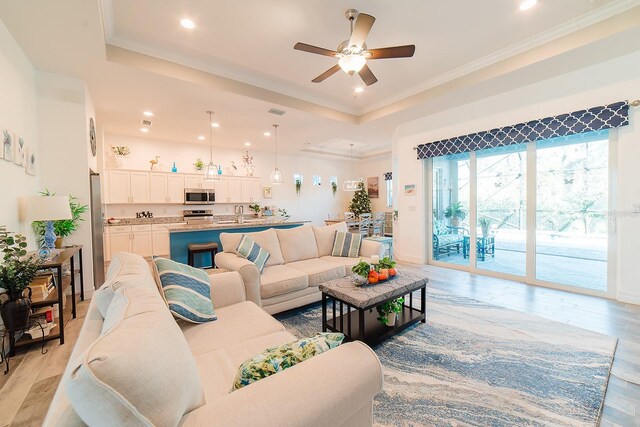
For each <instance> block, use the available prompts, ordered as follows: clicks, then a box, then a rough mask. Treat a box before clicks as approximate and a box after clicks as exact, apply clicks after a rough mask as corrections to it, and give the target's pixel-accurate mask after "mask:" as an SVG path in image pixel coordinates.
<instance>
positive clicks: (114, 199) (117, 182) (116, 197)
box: [107, 171, 130, 203]
mask: <svg viewBox="0 0 640 427" xmlns="http://www.w3.org/2000/svg"><path fill="white" fill-rule="evenodd" d="M107 179H108V182H107V188H108V189H109V191H108V197H109V203H129V195H130V194H129V172H127V171H109V172H108V173H107Z"/></svg>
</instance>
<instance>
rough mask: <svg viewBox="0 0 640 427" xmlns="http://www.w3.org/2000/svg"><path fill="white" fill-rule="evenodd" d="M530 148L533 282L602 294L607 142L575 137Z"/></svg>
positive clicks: (604, 287) (607, 196)
mask: <svg viewBox="0 0 640 427" xmlns="http://www.w3.org/2000/svg"><path fill="white" fill-rule="evenodd" d="M536 148H537V149H536V155H537V166H536V169H537V181H536V183H537V186H536V187H537V190H536V191H537V194H536V278H537V279H538V280H543V281H546V282H553V283H559V284H563V285H571V286H579V287H581V288H585V289H594V290H599V291H606V290H607V235H608V229H607V220H608V219H607V211H608V205H609V191H608V188H609V161H608V158H609V141H608V139H607V138H606V136H604V137H602V136H599V135H598V134H595V135H585V136H582V137H581V136H580V135H578V136H577V137H574V138H562V139H559V140H547V141H539V142H538V143H537V147H536Z"/></svg>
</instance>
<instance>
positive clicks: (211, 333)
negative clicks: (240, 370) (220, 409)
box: [180, 301, 285, 391]
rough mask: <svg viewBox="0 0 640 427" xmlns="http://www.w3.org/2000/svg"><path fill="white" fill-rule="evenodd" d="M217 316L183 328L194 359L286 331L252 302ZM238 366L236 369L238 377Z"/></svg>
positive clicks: (239, 304) (241, 304)
mask: <svg viewBox="0 0 640 427" xmlns="http://www.w3.org/2000/svg"><path fill="white" fill-rule="evenodd" d="M216 314H217V315H218V320H216V321H215V322H210V323H204V324H201V325H196V324H193V323H183V324H182V325H181V326H180V327H181V329H182V332H183V333H184V337H185V339H186V340H187V344H189V348H191V352H192V353H193V355H194V356H199V355H201V354H205V353H209V352H212V351H216V350H220V349H221V348H225V347H228V346H232V345H235V344H238V343H241V342H244V341H248V340H252V339H254V338H258V337H260V336H262V335H267V334H272V333H274V332H282V331H284V330H285V329H284V326H283V325H282V323H280V322H278V321H277V320H276V319H274V318H273V317H271V316H269V315H268V314H267V313H266V312H265V311H264V310H262V309H261V308H260V307H258V306H257V305H256V304H254V303H253V302H250V301H245V302H241V303H238V304H233V305H230V306H227V307H221V308H219V309H217V310H216ZM238 363H240V362H238ZM237 367H238V366H237V365H235V366H234V367H233V369H234V374H235V369H236V368H237ZM227 391H228V384H227Z"/></svg>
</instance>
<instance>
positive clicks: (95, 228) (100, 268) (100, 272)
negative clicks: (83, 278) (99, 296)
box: [89, 171, 104, 289]
mask: <svg viewBox="0 0 640 427" xmlns="http://www.w3.org/2000/svg"><path fill="white" fill-rule="evenodd" d="M89 187H90V197H91V236H92V242H91V247H92V249H93V287H94V289H98V288H99V287H100V286H102V284H103V283H104V242H103V235H104V234H103V232H104V205H103V204H102V195H101V191H100V174H98V173H95V172H93V171H90V174H89Z"/></svg>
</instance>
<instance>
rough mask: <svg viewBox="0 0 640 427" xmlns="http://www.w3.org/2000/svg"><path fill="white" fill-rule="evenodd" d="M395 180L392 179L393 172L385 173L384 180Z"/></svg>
mask: <svg viewBox="0 0 640 427" xmlns="http://www.w3.org/2000/svg"><path fill="white" fill-rule="evenodd" d="M392 179H393V178H391V172H385V173H384V180H385V181H391V180H392Z"/></svg>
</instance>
